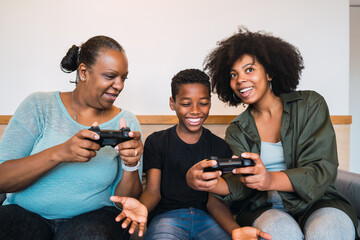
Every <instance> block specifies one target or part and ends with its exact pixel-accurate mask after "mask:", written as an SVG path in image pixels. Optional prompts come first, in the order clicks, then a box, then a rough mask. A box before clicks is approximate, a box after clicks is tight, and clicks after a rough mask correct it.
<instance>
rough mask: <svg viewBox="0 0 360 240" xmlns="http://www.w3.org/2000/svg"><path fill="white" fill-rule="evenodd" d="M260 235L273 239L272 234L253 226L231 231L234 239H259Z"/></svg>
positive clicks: (268, 239)
mask: <svg viewBox="0 0 360 240" xmlns="http://www.w3.org/2000/svg"><path fill="white" fill-rule="evenodd" d="M259 237H260V238H263V239H267V240H270V239H272V237H271V235H270V234H268V233H264V232H262V231H260V230H259V229H257V228H253V227H242V228H236V229H234V230H233V231H232V232H231V238H232V239H233V240H257V239H258V238H259Z"/></svg>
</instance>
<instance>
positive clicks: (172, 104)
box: [169, 97, 175, 111]
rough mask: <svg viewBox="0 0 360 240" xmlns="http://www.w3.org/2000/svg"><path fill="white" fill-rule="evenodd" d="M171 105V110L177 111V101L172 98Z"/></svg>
mask: <svg viewBox="0 0 360 240" xmlns="http://www.w3.org/2000/svg"><path fill="white" fill-rule="evenodd" d="M169 105H170V108H171V110H173V111H175V101H174V99H173V98H172V97H170V101H169Z"/></svg>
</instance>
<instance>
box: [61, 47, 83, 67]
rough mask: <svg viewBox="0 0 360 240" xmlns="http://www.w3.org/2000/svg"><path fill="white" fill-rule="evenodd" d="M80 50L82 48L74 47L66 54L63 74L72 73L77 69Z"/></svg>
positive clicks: (63, 61)
mask: <svg viewBox="0 0 360 240" xmlns="http://www.w3.org/2000/svg"><path fill="white" fill-rule="evenodd" d="M79 49H80V47H78V46H76V45H72V47H71V48H70V49H69V50H68V52H67V53H66V55H65V57H64V58H63V59H62V60H61V63H60V68H61V70H62V71H63V72H66V73H71V72H73V71H75V70H76V69H77V67H78V59H79Z"/></svg>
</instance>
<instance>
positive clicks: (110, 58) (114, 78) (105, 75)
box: [79, 49, 128, 109]
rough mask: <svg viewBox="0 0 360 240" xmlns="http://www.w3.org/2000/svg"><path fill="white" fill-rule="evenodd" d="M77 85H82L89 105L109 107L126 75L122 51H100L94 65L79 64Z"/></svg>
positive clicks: (121, 87) (125, 59) (125, 64)
mask: <svg viewBox="0 0 360 240" xmlns="http://www.w3.org/2000/svg"><path fill="white" fill-rule="evenodd" d="M79 73H80V78H81V77H83V78H84V79H85V81H84V82H82V81H79V85H80V84H82V85H83V86H84V90H85V91H84V92H85V93H86V96H84V98H85V97H86V98H87V102H88V103H89V105H91V106H93V107H94V108H98V109H104V108H105V109H106V108H110V107H111V106H112V105H113V103H114V101H115V100H116V98H117V97H118V95H119V94H120V92H121V91H122V90H123V88H124V81H125V80H126V78H127V75H128V61H127V57H126V55H125V53H124V52H120V51H118V50H113V49H103V50H102V51H100V54H99V56H98V57H97V59H96V62H95V64H94V65H92V66H91V67H90V68H89V67H87V66H86V65H85V64H80V66H79Z"/></svg>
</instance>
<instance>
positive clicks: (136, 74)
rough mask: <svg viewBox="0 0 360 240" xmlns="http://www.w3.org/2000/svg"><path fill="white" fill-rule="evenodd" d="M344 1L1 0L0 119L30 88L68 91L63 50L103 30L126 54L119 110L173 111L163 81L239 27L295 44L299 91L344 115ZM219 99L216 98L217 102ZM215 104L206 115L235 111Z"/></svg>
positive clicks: (197, 64)
mask: <svg viewBox="0 0 360 240" xmlns="http://www.w3.org/2000/svg"><path fill="white" fill-rule="evenodd" d="M348 20H349V3H348V1H338V0H317V1H312V0H304V1H288V0H272V1H268V0H258V1H247V0H246V1H245V0H224V1H216V0H197V1H192V0H152V1H147V0H133V1H126V0H117V1H115V0H103V1H97V0H77V1H73V0H62V1H48V0H31V1H28V0H17V1H1V2H0V34H1V37H0V81H1V82H0V83H1V85H0V86H1V88H0V115H11V114H13V113H14V111H15V109H16V107H17V106H18V105H19V103H20V102H21V101H22V100H23V99H24V98H25V97H26V96H27V95H28V94H30V93H31V92H34V91H53V90H60V91H70V90H72V89H73V85H72V84H69V83H68V81H69V80H71V79H73V78H74V75H67V74H65V73H63V72H61V70H60V68H59V63H60V61H61V59H62V57H63V56H64V55H65V53H66V51H67V49H68V48H69V47H70V46H71V45H72V44H76V45H79V44H80V43H82V42H84V41H86V40H87V39H88V38H90V37H92V36H94V35H99V34H104V35H109V36H111V37H113V38H115V39H116V40H118V41H119V42H120V43H121V44H122V45H123V46H124V48H125V50H126V51H127V54H128V58H129V63H130V65H129V70H130V74H129V80H128V81H127V83H126V86H125V89H124V91H123V93H122V94H121V96H120V97H119V99H118V100H117V101H116V105H118V106H120V107H124V108H126V109H129V110H131V111H132V112H134V113H135V114H151V115H155V114H172V112H171V111H170V109H169V107H168V99H169V96H170V79H171V77H172V76H173V75H174V74H176V73H177V72H178V71H179V70H182V69H184V68H194V67H195V68H201V67H202V64H203V60H204V58H205V56H206V55H207V54H208V53H209V51H210V50H211V49H213V48H214V47H215V46H216V42H217V41H218V40H221V39H223V38H225V37H227V36H229V35H231V34H232V33H234V32H235V31H236V29H237V27H238V26H239V25H245V26H247V27H248V28H249V29H250V30H253V31H255V30H256V31H257V30H266V31H268V32H272V33H274V34H275V35H277V36H280V37H282V38H284V39H285V40H287V41H289V42H291V43H293V44H294V45H296V46H297V47H298V48H299V49H300V51H301V52H302V54H303V57H304V61H305V67H306V69H305V70H304V72H303V77H302V82H301V86H300V88H301V89H314V90H316V91H318V92H320V93H321V94H322V95H324V97H325V99H326V100H327V102H328V105H329V107H330V113H331V114H332V115H348V114H349V81H348V79H349V51H348V49H349V21H348ZM215 100H216V101H215ZM239 111H240V109H233V108H229V107H224V104H223V103H220V102H219V101H217V98H214V102H213V108H212V112H211V114H237V113H238V112H239Z"/></svg>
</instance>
